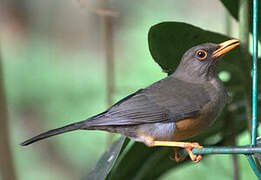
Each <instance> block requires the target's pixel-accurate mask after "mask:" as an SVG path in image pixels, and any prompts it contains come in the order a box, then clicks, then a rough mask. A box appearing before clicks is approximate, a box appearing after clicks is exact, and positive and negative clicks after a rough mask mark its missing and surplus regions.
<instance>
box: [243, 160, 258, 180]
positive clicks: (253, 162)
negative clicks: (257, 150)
mask: <svg viewBox="0 0 261 180" xmlns="http://www.w3.org/2000/svg"><path fill="white" fill-rule="evenodd" d="M246 157H247V160H248V162H249V164H250V166H251V168H252V169H253V171H254V172H255V174H256V176H257V177H258V179H261V173H260V171H259V170H258V169H257V167H256V164H255V161H254V159H253V158H252V156H249V155H248V156H246Z"/></svg>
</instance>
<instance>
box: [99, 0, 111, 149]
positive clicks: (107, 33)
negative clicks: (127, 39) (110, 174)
mask: <svg viewBox="0 0 261 180" xmlns="http://www.w3.org/2000/svg"><path fill="white" fill-rule="evenodd" d="M100 6H101V9H106V8H107V0H100ZM102 20H103V24H104V25H103V28H104V45H105V57H106V97H107V106H108V107H110V106H111V105H112V104H113V93H114V61H113V59H114V48H113V25H112V17H110V16H102ZM112 140H113V134H108V139H107V146H109V145H110V144H111V143H112Z"/></svg>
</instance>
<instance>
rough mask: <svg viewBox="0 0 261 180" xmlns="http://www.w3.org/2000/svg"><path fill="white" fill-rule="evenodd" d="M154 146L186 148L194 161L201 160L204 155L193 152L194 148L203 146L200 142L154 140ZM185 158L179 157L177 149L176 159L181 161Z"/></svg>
mask: <svg viewBox="0 0 261 180" xmlns="http://www.w3.org/2000/svg"><path fill="white" fill-rule="evenodd" d="M152 146H169V147H179V148H184V149H186V151H187V152H188V155H189V157H190V159H191V160H192V161H193V162H199V161H200V160H201V159H202V155H195V154H193V152H192V149H193V148H203V146H200V145H199V144H198V143H190V142H175V141H154V142H153V145H152ZM184 159H185V158H179V155H178V152H176V151H175V160H176V161H177V162H180V161H182V160H184Z"/></svg>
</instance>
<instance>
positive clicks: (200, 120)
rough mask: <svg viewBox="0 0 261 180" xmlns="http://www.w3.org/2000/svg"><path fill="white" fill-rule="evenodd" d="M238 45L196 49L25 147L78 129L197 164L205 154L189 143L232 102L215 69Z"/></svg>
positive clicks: (234, 42) (230, 43)
mask: <svg viewBox="0 0 261 180" xmlns="http://www.w3.org/2000/svg"><path fill="white" fill-rule="evenodd" d="M239 44H240V43H239V40H237V39H230V40H227V41H225V42H222V43H220V44H216V43H204V44H200V45H197V46H194V47H192V48H190V49H189V50H187V51H186V52H185V54H184V55H183V57H182V58H181V61H180V64H179V65H178V67H177V68H176V71H175V72H174V73H172V74H170V75H169V76H167V77H165V78H163V79H161V80H159V81H157V82H155V83H153V84H151V85H149V86H148V87H146V88H142V89H139V90H137V91H136V92H134V93H132V94H130V95H128V96H127V97H125V98H123V99H121V100H120V101H118V102H117V103H115V104H114V105H112V106H111V107H110V108H108V109H107V110H106V111H104V112H102V113H100V114H97V115H95V116H93V117H90V118H87V119H86V120H83V121H80V122H75V123H72V124H69V125H66V126H63V127H60V128H56V129H53V130H50V131H47V132H45V133H42V134H39V135H37V136H35V137H33V138H30V139H28V140H26V141H24V142H22V143H21V145H22V146H27V145H29V144H32V143H34V142H36V141H39V140H42V139H45V138H48V137H51V136H54V135H58V134H61V133H65V132H69V131H74V130H104V131H108V132H111V133H119V134H122V135H124V136H126V137H128V138H130V139H132V140H134V141H137V142H143V143H144V144H145V145H147V146H149V147H154V146H168V147H173V148H174V150H175V158H174V159H175V160H176V161H177V162H179V161H182V160H183V159H184V157H181V156H180V155H179V154H178V151H177V149H179V148H184V149H185V150H186V151H187V153H188V155H189V157H190V159H191V160H192V161H193V162H199V161H200V160H201V159H202V155H195V154H193V152H192V149H193V148H203V146H201V145H199V143H197V142H186V140H187V139H189V138H192V137H194V136H196V135H198V134H200V133H202V132H203V131H205V130H206V129H208V128H209V127H210V126H211V125H212V124H213V123H214V122H215V120H216V119H217V117H218V116H219V114H220V113H221V111H222V109H223V107H224V106H225V105H226V103H227V102H228V99H229V98H228V95H227V92H226V89H225V87H224V85H223V83H222V81H221V80H220V79H219V77H218V74H217V65H218V63H219V60H220V59H221V57H222V56H223V55H224V54H226V53H227V52H229V51H230V50H232V49H233V48H235V47H236V46H238V45H239Z"/></svg>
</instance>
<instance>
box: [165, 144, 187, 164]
mask: <svg viewBox="0 0 261 180" xmlns="http://www.w3.org/2000/svg"><path fill="white" fill-rule="evenodd" d="M173 150H174V158H173V157H171V156H170V157H169V158H170V159H171V160H175V161H176V162H182V161H184V160H185V159H186V157H187V156H186V155H180V154H179V151H178V150H179V148H176V147H174V148H173Z"/></svg>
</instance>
